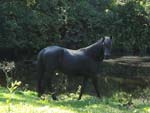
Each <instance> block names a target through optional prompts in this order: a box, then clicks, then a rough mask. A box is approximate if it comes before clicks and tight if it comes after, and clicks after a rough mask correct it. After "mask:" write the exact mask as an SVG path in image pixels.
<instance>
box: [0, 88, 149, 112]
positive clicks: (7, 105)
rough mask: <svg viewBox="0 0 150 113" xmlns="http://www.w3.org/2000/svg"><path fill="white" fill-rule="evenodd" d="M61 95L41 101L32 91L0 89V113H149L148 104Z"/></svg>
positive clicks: (86, 96) (136, 100) (111, 98)
mask: <svg viewBox="0 0 150 113" xmlns="http://www.w3.org/2000/svg"><path fill="white" fill-rule="evenodd" d="M77 97H78V95H76V94H72V93H71V94H70V95H68V96H66V95H65V94H61V95H60V96H59V101H53V100H52V99H51V96H50V95H45V96H44V98H43V99H40V98H38V97H37V94H36V92H34V91H29V90H26V91H22V90H19V91H16V92H15V93H9V91H7V89H6V88H3V87H0V113H150V102H146V103H143V101H142V100H141V99H133V105H132V106H122V105H121V104H120V102H118V101H117V100H116V99H114V98H113V97H109V98H106V97H103V98H101V99H98V98H96V97H93V96H90V95H83V98H82V100H80V101H78V100H77Z"/></svg>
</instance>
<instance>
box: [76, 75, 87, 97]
mask: <svg viewBox="0 0 150 113" xmlns="http://www.w3.org/2000/svg"><path fill="white" fill-rule="evenodd" d="M87 82H88V77H84V78H83V83H82V85H81V91H80V94H79V98H78V100H80V99H81V97H82V94H83V92H84V89H85V87H86V86H87Z"/></svg>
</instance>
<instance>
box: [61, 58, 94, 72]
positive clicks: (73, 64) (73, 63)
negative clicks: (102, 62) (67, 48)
mask: <svg viewBox="0 0 150 113" xmlns="http://www.w3.org/2000/svg"><path fill="white" fill-rule="evenodd" d="M90 63H91V62H90V61H89V60H88V59H86V58H85V59H79V58H67V59H64V60H63V63H62V71H63V72H64V73H66V74H72V75H85V74H86V75H87V74H90V73H91V72H92V71H93V70H92V68H90V67H91V65H90Z"/></svg>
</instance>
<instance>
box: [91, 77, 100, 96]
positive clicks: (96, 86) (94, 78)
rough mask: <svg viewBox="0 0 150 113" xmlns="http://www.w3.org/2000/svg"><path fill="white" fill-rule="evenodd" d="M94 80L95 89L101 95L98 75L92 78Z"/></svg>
mask: <svg viewBox="0 0 150 113" xmlns="http://www.w3.org/2000/svg"><path fill="white" fill-rule="evenodd" d="M92 82H93V85H94V88H95V91H96V93H97V97H100V93H99V89H98V77H97V76H96V77H93V78H92Z"/></svg>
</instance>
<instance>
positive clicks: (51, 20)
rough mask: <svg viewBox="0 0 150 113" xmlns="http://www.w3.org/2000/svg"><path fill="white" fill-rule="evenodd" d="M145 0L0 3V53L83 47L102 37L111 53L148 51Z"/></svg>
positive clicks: (149, 21)
mask: <svg viewBox="0 0 150 113" xmlns="http://www.w3.org/2000/svg"><path fill="white" fill-rule="evenodd" d="M149 9H150V2H149V0H76V1H75V0H72V1H70V0H1V1H0V12H1V13H0V49H3V48H15V49H28V48H30V49H33V50H38V49H41V48H42V47H45V46H47V45H52V44H59V45H63V46H66V47H70V48H78V47H83V46H85V45H87V44H90V43H91V42H93V41H95V40H97V39H99V38H100V37H102V36H104V35H112V36H113V37H114V46H113V47H114V49H117V48H120V49H125V50H130V51H131V50H135V51H140V50H142V51H143V50H144V51H143V52H145V51H146V49H147V50H149V49H148V48H150V38H149V36H150V12H149Z"/></svg>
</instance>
